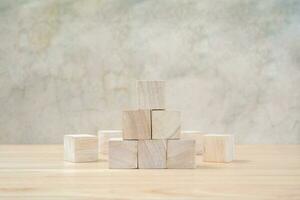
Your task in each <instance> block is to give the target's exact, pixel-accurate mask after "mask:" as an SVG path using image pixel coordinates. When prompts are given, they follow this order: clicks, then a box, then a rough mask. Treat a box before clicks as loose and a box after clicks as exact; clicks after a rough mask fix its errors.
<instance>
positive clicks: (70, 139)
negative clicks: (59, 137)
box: [64, 134, 98, 162]
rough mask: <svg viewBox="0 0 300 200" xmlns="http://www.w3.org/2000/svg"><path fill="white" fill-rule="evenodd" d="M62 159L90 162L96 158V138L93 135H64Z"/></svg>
mask: <svg viewBox="0 0 300 200" xmlns="http://www.w3.org/2000/svg"><path fill="white" fill-rule="evenodd" d="M64 160H66V161H70V162H92V161H97V160H98V139H97V137H96V136H95V135H85V134H81V135H65V136H64Z"/></svg>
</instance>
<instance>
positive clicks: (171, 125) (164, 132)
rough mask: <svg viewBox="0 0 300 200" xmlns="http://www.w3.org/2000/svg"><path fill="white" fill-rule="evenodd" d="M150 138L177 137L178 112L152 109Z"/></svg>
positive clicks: (178, 131)
mask: <svg viewBox="0 0 300 200" xmlns="http://www.w3.org/2000/svg"><path fill="white" fill-rule="evenodd" d="M151 116H152V139H179V138H180V132H181V130H180V124H181V122H180V112H178V111H166V110H152V114H151Z"/></svg>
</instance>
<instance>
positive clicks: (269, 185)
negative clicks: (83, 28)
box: [0, 145, 300, 200]
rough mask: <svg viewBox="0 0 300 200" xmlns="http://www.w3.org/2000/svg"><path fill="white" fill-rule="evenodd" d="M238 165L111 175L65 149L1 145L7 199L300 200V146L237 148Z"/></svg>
mask: <svg viewBox="0 0 300 200" xmlns="http://www.w3.org/2000/svg"><path fill="white" fill-rule="evenodd" d="M236 150H237V151H236V159H235V161H233V162H232V163H208V162H203V161H202V156H197V159H196V161H197V162H196V163H197V165H196V169H182V170H172V169H164V170H157V169H154V170H151V169H147V170H143V169H139V170H117V169H114V170H110V169H108V162H107V159H104V158H103V157H101V159H100V160H99V161H98V162H91V163H70V162H64V161H63V145H0V199H3V200H40V199H43V200H66V199H67V200H70V199H75V200H91V199H93V200H96V199H118V200H128V199H133V200H141V199H148V200H149V199H157V200H158V199H170V200H178V199H187V200H196V199H204V200H208V199H209V200H211V199H212V200H221V199H222V200H223V199H224V200H241V199H242V200H253V199H255V200H265V199H268V200H298V199H299V196H300V190H299V187H300V145H237V147H236Z"/></svg>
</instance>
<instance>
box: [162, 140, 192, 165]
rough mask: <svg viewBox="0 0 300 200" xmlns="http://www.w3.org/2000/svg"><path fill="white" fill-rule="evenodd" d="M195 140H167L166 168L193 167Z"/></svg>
mask: <svg viewBox="0 0 300 200" xmlns="http://www.w3.org/2000/svg"><path fill="white" fill-rule="evenodd" d="M195 144H196V141H195V140H190V139H183V140H168V148H167V168H170V169H192V168H195V166H196V165H195V159H196V153H195Z"/></svg>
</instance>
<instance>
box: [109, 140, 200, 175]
mask: <svg viewBox="0 0 300 200" xmlns="http://www.w3.org/2000/svg"><path fill="white" fill-rule="evenodd" d="M109 168H112V169H130V168H140V169H164V168H172V169H181V168H195V141H194V140H168V141H167V140H139V141H137V140H122V139H111V140H110V141H109Z"/></svg>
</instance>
